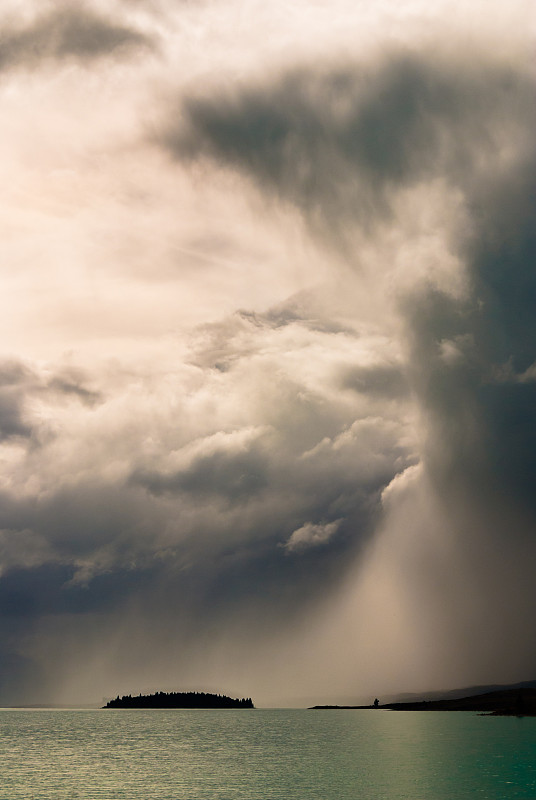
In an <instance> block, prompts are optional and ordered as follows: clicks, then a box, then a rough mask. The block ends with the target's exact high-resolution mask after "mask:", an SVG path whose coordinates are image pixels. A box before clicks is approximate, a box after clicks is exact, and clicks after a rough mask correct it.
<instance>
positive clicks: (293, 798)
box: [0, 709, 536, 800]
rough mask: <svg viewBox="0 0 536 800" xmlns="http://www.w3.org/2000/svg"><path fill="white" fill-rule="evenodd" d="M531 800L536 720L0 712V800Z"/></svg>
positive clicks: (535, 794) (372, 714)
mask: <svg viewBox="0 0 536 800" xmlns="http://www.w3.org/2000/svg"><path fill="white" fill-rule="evenodd" d="M30 798H32V800H45V799H46V800H48V798H50V799H51V800H52V798H53V800H119V799H120V798H121V800H123V799H124V800H242V798H243V799H244V800H280V799H281V800H282V799H283V798H284V800H350V799H351V800H402V799H403V798H404V799H406V798H411V799H412V800H420V799H421V798H422V800H443V799H444V798H449V800H451V799H452V800H460V798H488V799H489V800H503V799H504V798H532V800H536V718H524V719H516V718H497V717H495V718H493V717H480V716H478V715H476V714H471V713H467V712H462V713H456V712H450V713H448V712H445V713H441V712H432V711H430V712H421V713H420V712H411V711H404V712H389V711H377V712H376V711H344V710H341V711H307V710H255V711H246V710H241V711H234V710H225V711H183V710H166V711H134V710H131V711H129V710H91V711H88V710H83V711H64V710H62V711H56V710H54V711H48V710H37V711H33V710H12V709H0V800H23V799H24V800H30Z"/></svg>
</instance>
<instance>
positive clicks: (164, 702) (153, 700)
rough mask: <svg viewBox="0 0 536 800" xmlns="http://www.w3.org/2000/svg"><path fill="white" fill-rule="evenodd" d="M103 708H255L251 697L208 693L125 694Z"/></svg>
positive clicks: (110, 701)
mask: <svg viewBox="0 0 536 800" xmlns="http://www.w3.org/2000/svg"><path fill="white" fill-rule="evenodd" d="M103 708H213V709H217V708H255V706H254V705H253V701H252V700H251V697H242V698H239V699H234V698H232V697H227V696H226V695H224V694H209V693H208V692H155V694H138V695H131V694H125V695H123V697H119V695H117V697H116V698H115V700H109V701H108V702H107V703H106V705H105V706H103Z"/></svg>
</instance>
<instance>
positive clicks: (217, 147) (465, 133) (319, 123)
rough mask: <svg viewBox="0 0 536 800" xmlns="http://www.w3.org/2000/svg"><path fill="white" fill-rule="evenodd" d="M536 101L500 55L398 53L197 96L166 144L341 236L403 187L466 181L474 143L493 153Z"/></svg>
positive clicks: (385, 211) (379, 216)
mask: <svg viewBox="0 0 536 800" xmlns="http://www.w3.org/2000/svg"><path fill="white" fill-rule="evenodd" d="M532 103H533V87H532V84H531V82H530V81H529V80H528V79H526V78H525V77H523V76H519V75H514V74H512V73H511V72H510V71H509V70H508V69H501V68H499V67H497V66H496V65H494V64H493V63H487V64H482V63H480V62H479V61H478V60H475V61H472V62H469V61H468V62H465V63H460V64H459V65H453V64H452V63H449V62H448V61H445V60H444V59H441V58H440V57H437V59H434V58H433V57H432V56H431V55H429V56H428V57H426V56H424V57H418V56H414V55H412V54H408V55H405V54H401V55H400V54H399V55H395V56H393V57H391V58H384V59H383V61H382V62H381V63H379V64H376V65H374V66H373V67H370V66H368V67H362V66H359V65H357V64H356V65H355V66H354V67H352V68H338V69H336V68H335V69H332V70H329V69H327V68H326V69H318V68H317V69H308V70H296V71H293V72H291V73H289V74H286V75H283V76H282V77H281V78H280V79H279V80H276V81H274V82H272V83H269V84H267V85H264V86H263V85H259V86H253V87H251V86H245V87H243V88H242V89H237V90H233V91H230V90H225V89H224V90H220V91H218V92H215V93H214V94H213V95H208V96H207V95H201V96H190V97H187V98H186V99H185V100H184V101H183V102H182V105H181V107H180V110H177V112H176V113H175V114H174V115H173V116H171V118H170V120H169V121H168V123H167V125H165V126H164V128H163V130H162V133H161V136H160V138H159V141H160V143H161V144H162V145H163V146H164V147H165V148H167V150H168V151H169V152H170V153H171V154H172V155H173V156H174V157H176V158H178V159H181V160H188V159H192V158H196V159H197V158H202V157H208V158H211V159H214V160H216V161H218V162H220V163H222V164H223V165H225V166H228V167H233V168H236V169H238V170H240V171H241V172H243V173H244V174H246V175H247V176H249V177H251V178H252V179H253V180H254V181H255V182H256V183H257V184H258V185H259V186H260V187H261V188H262V189H263V190H265V191H267V192H269V193H270V194H275V195H276V196H279V197H281V198H283V199H285V200H288V201H290V202H292V203H294V204H296V205H297V206H298V207H299V208H300V209H302V210H303V211H304V213H305V214H306V216H307V219H308V220H309V222H311V223H312V224H314V225H321V227H322V228H323V229H324V231H325V229H326V228H327V229H328V238H332V239H335V240H337V237H340V236H341V234H342V233H343V232H344V228H345V226H347V225H348V224H351V225H355V223H356V221H357V222H359V223H360V224H364V225H369V224H373V223H376V222H379V221H382V220H385V218H386V217H387V216H389V214H390V210H391V209H390V201H391V199H392V194H393V191H394V190H395V189H396V188H397V187H401V186H408V185H415V184H417V183H418V182H419V181H420V180H422V179H424V178H426V177H428V176H430V175H448V177H449V179H450V180H453V181H454V182H461V183H463V182H464V181H465V180H466V179H467V177H468V175H467V171H468V172H469V174H473V173H474V169H475V160H474V158H473V156H474V155H475V149H476V147H478V148H481V149H484V150H486V149H488V150H489V149H490V148H491V149H493V146H494V137H496V136H497V134H499V135H500V127H502V126H504V125H505V124H508V118H509V116H510V115H511V116H512V117H513V118H515V117H516V116H517V115H518V114H519V111H520V109H521V108H522V107H523V105H526V106H528V105H530V104H532ZM498 126H499V131H498V130H497V127H498ZM342 243H343V242H342V241H340V240H339V245H342Z"/></svg>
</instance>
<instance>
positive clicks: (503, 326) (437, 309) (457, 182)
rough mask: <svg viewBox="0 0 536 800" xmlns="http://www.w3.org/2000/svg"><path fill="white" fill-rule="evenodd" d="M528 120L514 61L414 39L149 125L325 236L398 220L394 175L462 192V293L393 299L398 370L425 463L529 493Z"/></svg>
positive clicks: (531, 183) (390, 382)
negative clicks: (419, 45)
mask: <svg viewBox="0 0 536 800" xmlns="http://www.w3.org/2000/svg"><path fill="white" fill-rule="evenodd" d="M535 124H536V105H535V103H534V84H533V81H532V80H531V79H530V77H529V76H528V74H523V72H522V71H516V70H515V69H513V68H510V67H504V66H501V65H499V64H497V63H494V62H493V60H491V59H489V58H488V57H486V58H485V59H482V58H481V59H474V60H473V61H471V62H470V63H469V62H468V61H461V62H460V63H457V64H455V63H453V62H452V61H449V60H448V59H445V58H443V57H442V56H441V55H440V54H438V55H436V56H435V57H434V56H432V55H431V54H429V53H428V54H424V55H420V56H415V55H396V56H394V57H391V58H388V59H384V60H383V61H382V62H381V63H379V64H376V65H374V66H373V67H370V66H369V67H366V68H363V67H357V66H356V67H355V68H353V69H336V70H332V71H329V70H326V69H324V70H321V69H316V70H315V69H313V70H309V71H306V70H302V71H294V72H291V73H289V74H287V75H284V76H282V77H281V78H280V79H279V80H277V81H275V82H272V83H269V84H266V85H264V86H260V85H259V86H254V87H251V86H245V87H243V88H241V89H237V90H234V91H225V90H224V91H221V92H218V93H215V94H214V95H212V96H210V95H209V96H207V95H204V96H191V97H188V98H186V100H185V101H184V102H183V105H182V116H181V118H180V120H179V117H178V115H177V117H176V118H175V119H172V120H171V121H170V122H169V123H168V125H167V127H165V129H164V131H163V133H162V136H161V139H160V141H161V143H162V145H163V146H165V147H166V148H167V149H168V151H169V152H170V153H171V154H172V155H173V156H174V157H176V158H179V159H192V158H196V159H197V158H210V159H214V160H216V161H218V162H220V163H221V164H223V165H225V166H227V167H231V168H235V169H237V170H240V171H241V172H243V173H244V174H246V175H247V176H249V177H250V178H251V179H252V180H254V181H255V182H256V183H257V184H258V185H259V186H260V187H261V189H263V190H264V191H266V192H267V193H269V194H270V195H274V194H275V195H278V196H279V197H281V198H283V199H285V200H286V201H289V202H291V203H294V204H296V205H297V206H298V207H299V208H300V209H301V210H302V211H303V213H304V215H305V218H306V219H307V221H308V222H309V223H310V224H311V225H312V226H313V227H314V228H316V227H317V226H318V224H319V223H320V224H321V226H322V228H323V231H324V233H325V234H326V236H327V238H328V239H330V240H331V241H333V242H335V244H336V246H339V245H341V246H344V241H343V240H344V236H345V234H344V233H342V234H341V231H342V229H343V228H344V227H345V226H348V225H349V224H351V225H353V226H354V227H359V226H363V225H364V226H365V229H368V228H369V226H370V223H371V222H378V221H381V222H385V221H386V220H391V222H392V224H396V220H394V219H393V217H392V215H393V214H394V213H395V212H394V205H393V204H394V203H395V202H396V199H397V197H398V194H397V192H398V191H399V190H400V189H403V188H406V187H410V186H418V185H419V183H420V182H423V181H426V180H433V179H435V178H441V179H442V180H444V181H445V182H446V186H447V187H452V189H455V190H457V191H459V192H461V196H462V197H463V199H464V204H465V212H466V223H465V229H464V230H460V231H458V232H457V236H458V241H456V242H453V244H452V247H453V250H454V252H455V253H456V255H457V256H459V257H460V258H461V259H462V261H463V264H464V267H465V270H466V275H467V278H468V286H469V294H468V296H466V297H464V298H463V299H460V298H457V297H452V296H450V295H449V294H448V293H447V292H444V291H441V290H439V289H434V288H432V289H429V288H427V286H426V285H425V284H423V285H422V286H420V288H419V290H418V291H417V292H416V293H414V294H413V295H411V296H409V297H407V298H406V300H405V305H404V309H403V313H404V315H405V318H406V322H407V325H408V330H409V332H410V340H411V342H412V347H413V350H412V357H411V369H410V377H411V380H412V382H413V388H414V389H416V391H417V393H418V396H419V398H420V399H421V400H422V402H423V405H424V407H425V408H426V409H428V412H429V413H430V414H431V419H432V421H433V425H432V433H431V437H430V440H429V459H430V464H433V463H438V462H441V463H443V464H446V463H447V462H448V463H449V464H451V465H452V469H454V464H457V465H458V467H459V465H463V464H466V465H467V469H468V470H469V469H471V470H472V471H473V473H474V476H475V477H474V479H475V481H478V482H481V481H482V480H484V478H483V477H482V475H484V474H487V475H488V476H490V477H489V480H491V475H493V476H494V477H493V480H494V481H496V482H497V484H498V485H502V486H503V487H504V489H505V491H508V492H509V493H512V492H513V493H516V492H521V493H522V494H523V495H524V497H525V500H526V502H530V504H531V505H532V503H533V501H529V496H530V490H529V487H530V486H531V485H533V482H534V480H535V479H536V461H535V459H534V456H533V453H534V449H535V448H534V430H535V429H536V425H535V424H534V423H535V422H536V420H535V419H534V415H535V414H536V411H534V410H533V409H534V404H533V400H534V385H535V384H534V383H532V380H533V379H532V377H529V378H527V377H525V378H524V379H522V376H523V375H524V373H525V371H526V370H527V369H529V368H530V367H531V365H533V364H534V363H535V362H536V344H535V343H536V322H535V320H536V270H535V262H536V258H535V257H536V246H535V242H536V233H535V231H536V214H535V187H536V170H535V164H536V161H535V154H534V148H533V145H532V136H531V133H530V132H531V131H532V130H534V127H535ZM341 235H342V239H341ZM449 347H450V349H451V356H452V357H451V358H450V359H449ZM499 375H502V376H503V377H502V378H501V379H499V378H498V376H499ZM404 382H405V381H404V378H403V377H402V376H401V375H400V374H397V373H396V370H393V371H390V370H389V369H387V372H386V371H385V370H384V368H379V369H378V368H377V367H374V368H372V369H371V370H370V371H369V372H368V374H367V370H365V369H363V368H358V369H356V370H354V372H353V376H352V373H351V372H350V373H349V374H348V377H347V378H346V379H345V383H344V385H345V386H348V387H351V386H353V387H354V388H357V389H359V390H364V391H371V392H374V391H376V392H379V393H382V392H386V393H387V394H390V393H394V394H396V393H397V392H403V390H404ZM462 472H463V468H462ZM479 473H482V475H481V476H480V477H477V475H478V474H479ZM507 487H509V488H508V489H507ZM516 487H517V488H516ZM489 490H491V487H489V486H488V491H489Z"/></svg>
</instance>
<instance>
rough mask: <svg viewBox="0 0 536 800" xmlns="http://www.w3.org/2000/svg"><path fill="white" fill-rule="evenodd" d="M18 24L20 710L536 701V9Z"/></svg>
mask: <svg viewBox="0 0 536 800" xmlns="http://www.w3.org/2000/svg"><path fill="white" fill-rule="evenodd" d="M0 25H1V36H0V96H1V103H0V127H1V130H2V135H1V137H0V168H1V170H2V192H1V195H0V196H1V201H0V202H1V204H2V209H1V216H0V219H1V220H2V222H1V227H2V235H1V237H0V251H1V258H0V269H1V271H2V291H1V293H0V331H1V342H2V346H1V352H0V703H1V704H4V705H20V704H33V703H58V704H75V705H76V704H81V703H93V704H96V705H99V704H102V702H103V701H104V700H106V699H109V698H110V697H115V696H116V695H117V694H126V693H139V692H142V693H145V692H150V691H155V690H173V691H180V690H184V691H189V690H203V691H216V692H223V693H225V694H230V695H233V696H250V697H252V698H253V700H254V702H255V703H256V705H259V706H302V705H309V704H313V703H329V702H340V703H349V702H350V703H351V702H372V699H373V698H374V697H376V696H378V697H380V698H381V700H382V701H383V700H384V699H387V698H388V697H390V696H393V695H395V694H396V693H398V692H421V691H427V690H432V689H450V688H455V687H458V686H469V685H476V684H485V683H503V682H504V683H506V682H514V681H520V680H528V679H534V678H536V634H535V633H534V624H533V622H534V618H535V613H536V588H535V584H534V577H533V576H534V563H535V558H536V492H535V486H536V269H535V267H536V265H535V256H536V202H535V201H536V196H535V189H536V169H535V167H536V146H535V140H534V130H536V92H535V88H536V87H535V79H536V75H535V63H536V62H535V60H534V44H535V33H536V18H535V15H534V7H533V4H532V2H529V1H527V0H512V2H509V3H504V2H502V0H500V2H499V1H498V0H486V2H483V1H481V0H471V1H470V2H466V3H460V2H454V0H451V2H444V1H443V0H439V2H436V3H433V4H431V3H429V2H421V1H420V0H415V1H414V2H412V1H411V0H403V2H398V1H397V2H395V0H381V1H380V2H376V3H370V2H365V0H330V2H329V3H328V2H327V1H326V0H307V2H305V0H274V2H270V3H261V2H257V0H106V2H104V0H87V1H86V2H83V1H82V2H69V1H68V0H66V1H65V2H62V3H56V2H53V1H52V0H50V1H49V2H47V0H39V2H37V0H35V2H34V1H33V0H22V2H21V0H16V2H15V0H4V2H3V3H2V9H1V12H0Z"/></svg>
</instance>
